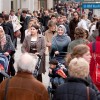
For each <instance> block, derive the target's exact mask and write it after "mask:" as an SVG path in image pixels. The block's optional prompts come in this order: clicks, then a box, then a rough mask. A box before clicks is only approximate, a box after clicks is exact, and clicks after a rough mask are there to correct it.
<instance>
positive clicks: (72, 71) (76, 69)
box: [68, 58, 89, 79]
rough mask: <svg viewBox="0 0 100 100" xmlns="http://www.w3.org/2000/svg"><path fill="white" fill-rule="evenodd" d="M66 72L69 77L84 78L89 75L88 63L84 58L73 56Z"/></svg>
mask: <svg viewBox="0 0 100 100" xmlns="http://www.w3.org/2000/svg"><path fill="white" fill-rule="evenodd" d="M68 72H69V75H70V76H71V77H76V78H82V79H84V78H85V77H87V76H88V75H89V63H88V62H87V61H86V60H85V59H84V58H74V59H72V60H71V61H70V63H69V69H68Z"/></svg>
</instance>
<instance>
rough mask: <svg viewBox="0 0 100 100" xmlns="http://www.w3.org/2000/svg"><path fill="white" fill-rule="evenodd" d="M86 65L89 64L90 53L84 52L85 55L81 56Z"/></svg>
mask: <svg viewBox="0 0 100 100" xmlns="http://www.w3.org/2000/svg"><path fill="white" fill-rule="evenodd" d="M82 57H83V58H84V59H85V60H86V61H87V62H88V63H90V61H91V55H90V51H88V52H86V53H85V54H83V56H82Z"/></svg>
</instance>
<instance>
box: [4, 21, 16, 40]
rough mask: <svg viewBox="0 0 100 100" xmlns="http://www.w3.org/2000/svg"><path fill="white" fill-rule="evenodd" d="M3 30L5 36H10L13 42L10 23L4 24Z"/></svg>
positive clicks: (12, 31)
mask: <svg viewBox="0 0 100 100" xmlns="http://www.w3.org/2000/svg"><path fill="white" fill-rule="evenodd" d="M3 28H4V31H5V34H8V35H10V37H11V40H12V41H13V40H14V30H13V25H12V22H11V21H9V22H5V23H4V24H3Z"/></svg>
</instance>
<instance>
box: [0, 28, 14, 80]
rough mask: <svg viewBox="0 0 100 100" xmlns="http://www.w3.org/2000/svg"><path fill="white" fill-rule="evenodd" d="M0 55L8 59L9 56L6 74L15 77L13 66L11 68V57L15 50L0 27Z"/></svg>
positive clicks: (12, 60)
mask: <svg viewBox="0 0 100 100" xmlns="http://www.w3.org/2000/svg"><path fill="white" fill-rule="evenodd" d="M0 53H1V54H3V55H4V56H6V57H8V59H9V56H10V59H9V66H8V70H7V73H8V74H9V75H10V76H14V75H15V69H14V66H13V64H14V58H13V55H14V53H15V48H14V45H13V43H12V41H11V38H10V36H9V35H7V34H5V32H4V29H3V27H2V26H0ZM0 77H1V76H0ZM2 80H3V77H1V78H0V82H1V81H2Z"/></svg>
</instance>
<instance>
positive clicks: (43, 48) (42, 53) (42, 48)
mask: <svg viewBox="0 0 100 100" xmlns="http://www.w3.org/2000/svg"><path fill="white" fill-rule="evenodd" d="M45 48H46V46H45V39H44V37H42V38H41V50H40V51H39V55H40V56H43V55H44V53H45Z"/></svg>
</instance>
